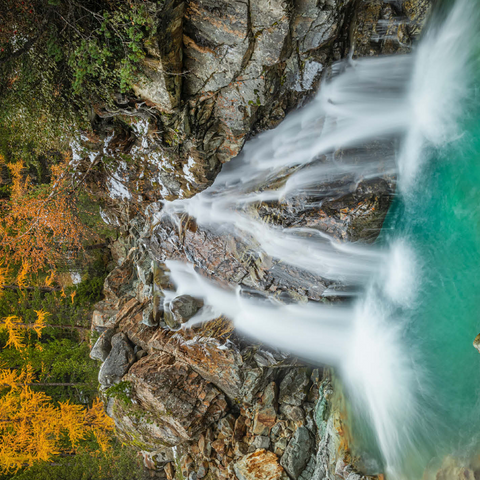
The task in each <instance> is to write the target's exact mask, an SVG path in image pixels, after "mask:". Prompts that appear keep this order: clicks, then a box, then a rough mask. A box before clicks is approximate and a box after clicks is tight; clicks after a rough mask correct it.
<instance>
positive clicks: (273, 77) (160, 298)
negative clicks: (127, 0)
mask: <svg viewBox="0 0 480 480" xmlns="http://www.w3.org/2000/svg"><path fill="white" fill-rule="evenodd" d="M427 7H428V2H427V1H425V0H408V1H403V2H402V1H396V2H388V3H386V2H383V1H382V0H370V1H366V0H356V1H354V0H295V1H293V0H288V1H287V0H285V1H284V0H259V1H255V2H253V1H251V0H247V1H238V2H237V1H234V2H227V1H223V0H204V1H200V0H198V1H197V0H191V1H188V2H182V1H179V0H167V1H166V2H165V3H164V4H162V5H161V6H159V5H157V6H156V7H155V9H153V10H152V12H154V13H152V14H155V15H156V16H157V17H158V25H159V28H158V39H157V40H158V41H157V42H155V44H152V45H150V46H149V56H148V58H147V59H146V60H145V68H144V71H143V74H142V76H140V78H139V81H138V84H137V86H136V94H137V96H138V99H137V100H136V101H132V100H131V99H122V98H119V99H118V104H119V110H118V112H117V114H116V118H115V120H114V121H113V120H111V118H110V119H107V116H108V115H106V114H105V112H99V114H100V116H99V118H98V119H97V120H96V121H97V132H98V136H97V137H95V138H89V139H83V140H82V141H83V146H88V148H89V152H90V154H89V155H91V157H90V162H91V164H95V162H96V159H98V158H100V157H101V158H105V157H108V158H109V159H110V163H109V164H106V165H107V166H105V162H103V164H104V167H103V170H102V175H103V176H101V177H99V178H97V180H98V179H100V184H99V183H98V182H97V183H96V185H97V187H96V188H98V194H99V195H100V196H103V197H104V198H105V201H106V207H105V209H104V212H103V215H104V218H105V220H106V221H107V222H109V223H111V224H114V225H116V226H118V227H119V228H120V230H121V232H122V235H121V237H120V239H119V240H117V241H116V242H115V243H114V244H113V245H112V255H113V257H114V260H115V262H116V266H115V268H114V269H113V270H112V272H111V273H110V275H109V276H108V277H107V279H106V281H105V288H104V293H105V299H104V300H103V301H102V302H100V303H99V304H97V307H96V311H95V312H94V315H93V321H92V328H93V329H95V330H97V331H98V332H100V333H101V336H100V338H99V340H98V341H97V343H96V345H95V346H94V348H93V350H92V354H91V355H92V357H93V358H96V359H98V360H100V361H102V362H103V365H102V368H101V371H100V377H99V381H100V383H101V385H102V389H103V394H104V396H105V400H106V405H107V411H108V413H109V415H111V416H112V418H114V420H115V423H116V427H117V433H118V435H119V436H120V437H121V439H122V440H123V441H124V442H126V443H129V444H131V445H133V446H134V447H136V448H138V449H139V450H140V451H142V452H143V455H144V458H145V462H146V464H147V465H148V466H149V467H150V468H151V469H152V470H156V471H157V472H158V475H159V477H160V478H163V477H166V478H168V479H169V480H170V479H173V478H177V479H182V478H184V479H187V478H188V479H189V480H195V479H203V478H205V479H210V480H214V479H219V480H220V479H231V480H233V479H237V480H264V479H269V480H270V479H271V480H277V479H282V480H287V479H289V478H290V479H293V480H299V479H301V480H310V479H314V480H321V479H332V480H333V479H345V480H361V479H368V478H380V477H373V476H368V473H379V472H364V473H361V472H360V469H359V466H358V465H359V464H357V459H356V458H354V457H353V456H352V454H351V452H350V451H349V448H348V438H347V434H346V429H345V425H344V423H343V420H342V418H343V417H342V416H343V413H344V412H343V411H342V408H341V405H342V402H341V395H340V393H339V390H338V389H334V384H335V380H334V378H333V375H332V373H331V372H330V371H329V370H324V369H322V368H317V367H316V366H312V365H305V364H302V363H301V362H299V361H298V360H297V359H295V358H292V357H290V356H288V355H286V354H284V353H283V352H279V351H275V350H271V349H268V348H266V347H264V346H262V345H258V344H251V343H249V342H248V341H246V339H244V338H242V337H240V336H239V335H238V334H237V333H236V332H235V331H234V330H233V328H232V326H231V324H230V323H229V321H228V319H226V318H218V319H216V320H214V321H211V322H208V323H206V324H202V325H200V326H199V327H196V328H191V329H179V327H180V325H181V324H182V323H184V322H186V321H188V319H189V318H190V317H191V316H192V315H193V314H194V313H195V312H196V311H197V310H198V309H199V308H201V306H202V304H201V301H200V299H195V298H193V297H189V296H186V295H183V296H177V297H176V298H171V297H169V295H170V293H169V292H170V291H171V290H172V288H173V287H172V285H170V282H169V278H168V271H167V270H166V267H165V264H164V262H165V260H169V259H183V260H188V261H190V262H193V263H194V264H195V266H196V267H197V269H198V270H199V271H200V272H202V273H203V274H204V275H206V276H208V277H211V278H213V279H215V280H216V281H219V282H220V283H223V284H228V285H242V286H244V287H248V288H250V289H253V290H255V291H256V292H257V294H259V295H264V294H266V293H267V292H268V294H271V295H275V296H277V297H278V299H279V300H281V301H288V302H292V301H302V302H307V301H312V300H314V301H327V299H326V298H325V297H324V296H323V292H324V291H325V289H327V288H328V287H330V286H331V284H332V282H331V281H328V280H326V279H323V278H321V277H318V276H316V275H313V274H311V273H307V272H304V271H298V270H295V269H293V268H289V267H287V266H285V265H283V264H281V262H278V261H276V260H275V259H273V258H267V257H265V256H255V255H254V253H252V252H253V251H254V249H252V246H251V245H248V243H245V241H243V240H242V239H237V238H234V237H232V236H231V235H227V234H220V233H218V232H212V231H210V230H208V229H206V228H202V227H199V226H197V225H196V224H195V221H194V220H193V219H190V218H188V217H182V218H179V219H178V222H173V221H171V219H170V220H169V219H168V218H165V219H162V220H161V221H160V222H156V223H155V224H153V223H152V222H151V221H150V217H149V215H144V213H143V212H144V211H145V207H146V206H148V205H150V206H149V208H150V210H149V212H155V211H158V210H159V209H160V208H161V206H160V205H159V204H158V203H156V202H158V200H162V199H165V200H172V199H175V198H179V197H189V196H192V195H194V194H195V193H197V192H199V191H201V190H203V189H205V188H206V187H208V186H209V185H210V184H211V183H212V181H213V180H214V178H215V176H216V175H217V173H218V172H219V170H220V168H221V166H222V164H223V163H225V162H227V161H229V160H230V159H232V158H233V157H235V156H236V155H237V154H238V153H239V152H240V150H241V149H242V146H243V144H244V142H245V141H246V140H247V139H248V138H249V137H250V136H252V135H254V134H255V133H257V132H260V131H262V130H265V129H269V128H272V127H275V126H276V125H277V124H278V123H279V122H281V120H282V119H283V118H284V117H285V115H286V113H287V112H288V111H289V110H291V109H293V108H296V107H298V106H300V105H301V104H302V103H303V102H304V101H307V100H308V98H309V96H310V95H311V94H312V93H313V92H314V91H315V89H316V88H317V87H318V84H319V81H320V79H321V77H322V75H328V74H329V68H330V65H331V64H332V62H334V61H336V60H339V59H341V58H344V57H345V56H346V55H347V54H349V53H351V54H352V55H353V56H371V55H379V54H383V53H388V54H393V53H397V52H398V53H400V52H405V51H408V49H409V48H410V46H411V44H412V42H413V41H414V39H415V37H416V36H417V35H418V34H419V32H420V30H421V26H422V25H423V22H424V19H425V15H426V12H427ZM132 119H133V120H132ZM77 155H78V158H80V157H82V155H85V152H84V151H83V150H82V148H81V147H80V146H79V150H78V152H77ZM128 159H130V161H127V160H128ZM77 160H78V159H77ZM78 161H79V164H80V160H78ZM89 168H90V167H88V168H87V169H86V170H85V174H86V175H89V174H91V173H90V170H89ZM112 171H113V172H115V173H114V174H113V175H112ZM97 173H98V172H97ZM102 182H103V183H102ZM99 185H100V186H99ZM324 187H325V186H324ZM327 187H328V188H327ZM327 187H325V191H326V192H328V193H326V194H325V197H324V201H323V202H322V207H321V209H319V208H313V207H312V208H311V207H309V204H308V202H307V201H305V202H304V205H303V206H302V208H300V209H299V208H298V205H295V206H293V205H289V204H288V203H280V202H276V203H275V202H272V203H262V204H259V205H255V206H253V207H252V208H253V210H252V212H251V214H252V215H255V216H257V217H260V218H266V217H268V218H269V219H270V220H269V221H271V222H273V223H275V224H276V225H279V226H282V227H284V228H289V227H290V226H291V225H295V226H315V228H318V229H319V230H321V231H323V232H326V233H328V234H330V235H333V236H334V237H336V238H338V239H339V240H342V241H345V240H348V241H364V242H370V241H373V240H374V239H375V237H376V235H377V233H378V231H379V229H380V228H381V225H382V223H383V219H384V217H385V215H386V212H387V210H388V207H389V205H390V199H391V195H392V193H393V189H394V179H393V178H379V179H377V180H365V181H362V182H356V181H353V180H348V179H347V180H345V181H343V182H341V183H340V184H338V185H333V186H332V185H328V186H327ZM92 188H93V187H92ZM299 212H300V214H299ZM334 300H335V299H334ZM328 301H332V300H328ZM259 321H261V319H259Z"/></svg>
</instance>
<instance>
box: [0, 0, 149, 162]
mask: <svg viewBox="0 0 480 480" xmlns="http://www.w3.org/2000/svg"><path fill="white" fill-rule="evenodd" d="M157 8H158V3H157V2H144V1H140V0H129V1H123V0H82V1H78V2H77V1H74V0H61V1H60V0H31V1H14V0H0V99H1V103H2V108H1V109H0V154H2V155H3V156H5V157H6V158H7V160H12V158H11V157H18V158H22V159H23V160H24V161H26V162H27V163H28V162H32V163H33V162H37V161H38V157H39V156H45V155H46V154H47V152H51V151H62V150H65V149H66V146H67V145H68V140H69V138H70V137H71V135H72V134H74V133H75V132H77V131H78V128H79V127H83V128H85V127H86V126H87V125H88V121H89V120H91V118H92V113H93V110H92V109H93V108H94V107H93V106H95V107H96V108H97V107H101V106H102V105H103V106H105V105H111V104H112V103H113V101H114V96H115V94H121V93H125V92H128V91H129V90H130V88H131V86H132V84H133V83H134V82H135V80H136V76H137V72H138V67H139V65H140V63H141V61H142V60H143V58H144V57H145V51H146V50H145V48H146V45H148V44H149V43H152V37H153V36H154V34H155V17H156V12H157ZM39 131H41V132H42V135H38V132H39Z"/></svg>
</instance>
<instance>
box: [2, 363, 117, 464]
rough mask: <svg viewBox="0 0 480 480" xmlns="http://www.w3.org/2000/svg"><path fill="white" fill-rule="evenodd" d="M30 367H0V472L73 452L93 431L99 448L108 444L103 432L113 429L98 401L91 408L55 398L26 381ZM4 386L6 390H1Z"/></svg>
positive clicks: (29, 376) (29, 375)
mask: <svg viewBox="0 0 480 480" xmlns="http://www.w3.org/2000/svg"><path fill="white" fill-rule="evenodd" d="M32 380H33V379H32V374H31V372H30V371H27V372H21V373H20V374H17V372H16V371H12V370H10V369H5V368H4V369H1V368H0V389H2V390H3V392H2V395H1V396H0V472H1V473H11V472H15V471H17V470H19V469H20V468H22V467H24V466H26V465H32V463H34V462H36V461H39V460H43V461H48V460H50V459H51V458H52V456H54V455H59V454H61V453H71V452H74V451H75V449H76V447H77V446H78V445H79V443H80V442H81V441H82V440H85V439H87V437H89V436H91V435H93V436H95V437H96V439H97V443H98V445H99V447H100V449H101V450H106V449H108V447H109V444H108V434H107V432H109V431H111V430H112V429H113V422H112V420H111V419H110V418H108V417H107V416H106V414H105V411H104V409H103V405H102V403H101V402H100V401H99V400H98V399H95V401H94V403H93V405H92V407H91V408H84V407H82V406H80V405H73V404H70V403H69V402H68V401H67V402H59V404H58V406H56V405H55V404H54V403H53V402H52V399H51V398H50V397H49V396H48V395H46V394H45V393H43V392H36V391H34V390H32V388H31V387H30V386H29V385H28V383H30V382H32ZM5 390H6V393H5Z"/></svg>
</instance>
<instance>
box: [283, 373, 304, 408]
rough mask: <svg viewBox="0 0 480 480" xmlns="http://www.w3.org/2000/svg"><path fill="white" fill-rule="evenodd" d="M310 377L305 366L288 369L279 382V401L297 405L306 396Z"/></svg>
mask: <svg viewBox="0 0 480 480" xmlns="http://www.w3.org/2000/svg"><path fill="white" fill-rule="evenodd" d="M309 383H310V378H309V375H308V372H307V368H305V367H302V368H296V369H292V370H290V371H289V372H288V373H287V375H286V376H285V378H284V379H283V380H282V383H281V384H280V393H279V402H280V403H286V404H288V405H296V406H299V405H301V404H302V402H303V401H304V400H305V398H306V396H307V392H308V390H307V388H308V384H309Z"/></svg>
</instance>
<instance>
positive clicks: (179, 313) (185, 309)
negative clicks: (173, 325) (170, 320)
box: [170, 295, 201, 323]
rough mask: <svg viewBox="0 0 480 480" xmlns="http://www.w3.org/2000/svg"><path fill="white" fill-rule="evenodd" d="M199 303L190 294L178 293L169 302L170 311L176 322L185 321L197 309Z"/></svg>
mask: <svg viewBox="0 0 480 480" xmlns="http://www.w3.org/2000/svg"><path fill="white" fill-rule="evenodd" d="M200 306H201V303H200V302H199V301H198V300H196V299H195V298H193V297H191V296H190V295H180V296H178V297H175V298H174V299H173V300H172V301H171V302H170V311H171V312H172V315H173V317H174V319H175V321H176V322H177V323H186V322H188V320H190V319H191V318H192V317H193V316H194V315H195V314H196V313H197V312H198V310H199V308H200Z"/></svg>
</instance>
